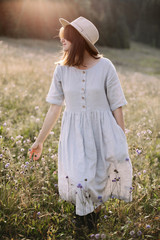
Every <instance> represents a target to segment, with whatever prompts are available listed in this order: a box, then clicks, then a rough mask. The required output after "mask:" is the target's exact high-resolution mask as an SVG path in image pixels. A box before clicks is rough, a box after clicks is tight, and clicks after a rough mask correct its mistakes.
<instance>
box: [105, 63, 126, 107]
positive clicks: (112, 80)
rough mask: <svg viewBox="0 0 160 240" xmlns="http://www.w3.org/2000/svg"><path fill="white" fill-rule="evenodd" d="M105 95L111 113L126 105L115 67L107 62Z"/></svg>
mask: <svg viewBox="0 0 160 240" xmlns="http://www.w3.org/2000/svg"><path fill="white" fill-rule="evenodd" d="M106 94H107V98H108V102H109V105H110V108H111V110H112V111H114V110H116V109H117V108H119V107H122V106H124V105H126V104H127V101H126V99H125V96H124V93H123V90H122V87H121V83H120V80H119V77H118V74H117V71H116V69H115V66H114V65H113V63H112V62H111V61H109V68H108V74H107V78H106Z"/></svg>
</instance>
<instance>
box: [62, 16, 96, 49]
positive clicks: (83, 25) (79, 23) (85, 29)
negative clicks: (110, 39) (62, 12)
mask: <svg viewBox="0 0 160 240" xmlns="http://www.w3.org/2000/svg"><path fill="white" fill-rule="evenodd" d="M59 21H60V23H61V24H62V26H63V27H65V26H67V25H71V26H72V27H74V28H75V29H76V30H77V31H78V32H79V33H80V34H81V35H82V37H83V38H84V39H85V40H86V42H87V43H88V45H89V46H90V47H91V49H93V50H94V51H96V52H97V53H98V50H97V48H96V47H95V46H94V44H95V43H96V42H97V41H98V39H99V32H98V30H97V28H96V27H95V25H94V24H93V23H92V22H91V21H89V20H88V19H86V18H84V17H79V18H76V19H75V20H74V21H72V22H68V21H67V20H65V19H64V18H60V19H59Z"/></svg>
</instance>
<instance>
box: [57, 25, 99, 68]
mask: <svg viewBox="0 0 160 240" xmlns="http://www.w3.org/2000/svg"><path fill="white" fill-rule="evenodd" d="M59 37H60V39H62V38H64V39H66V40H68V41H70V42H71V43H72V44H71V48H70V49H69V51H64V52H63V55H62V59H61V61H60V62H61V63H62V64H63V65H68V66H80V65H83V60H84V52H85V50H86V51H87V52H88V53H89V54H90V55H91V56H92V57H93V58H95V59H99V58H100V55H99V54H98V53H97V52H96V51H94V50H93V49H91V48H90V46H89V45H88V44H87V42H86V41H85V39H84V38H83V37H82V36H81V34H80V33H79V32H78V31H77V30H76V29H75V28H74V27H72V26H71V25H67V26H66V27H61V28H60V30H59ZM83 66H84V65H83Z"/></svg>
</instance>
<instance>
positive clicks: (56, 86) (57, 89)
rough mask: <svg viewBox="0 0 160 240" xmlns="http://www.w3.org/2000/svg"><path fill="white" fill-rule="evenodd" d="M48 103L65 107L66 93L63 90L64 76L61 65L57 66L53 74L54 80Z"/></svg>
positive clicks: (48, 95) (47, 99)
mask: <svg viewBox="0 0 160 240" xmlns="http://www.w3.org/2000/svg"><path fill="white" fill-rule="evenodd" d="M46 101H47V102H49V103H52V104H56V105H64V93H63V88H62V74H61V69H60V65H57V66H56V68H55V71H54V73H53V78H52V82H51V85H50V89H49V92H48V94H47V97H46Z"/></svg>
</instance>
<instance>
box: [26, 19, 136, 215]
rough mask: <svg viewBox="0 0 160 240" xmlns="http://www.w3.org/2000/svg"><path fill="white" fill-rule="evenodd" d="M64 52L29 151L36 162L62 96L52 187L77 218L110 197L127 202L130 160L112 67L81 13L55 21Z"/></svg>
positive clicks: (119, 92) (121, 102)
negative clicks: (55, 179)
mask: <svg viewBox="0 0 160 240" xmlns="http://www.w3.org/2000/svg"><path fill="white" fill-rule="evenodd" d="M60 23H61V24H62V28H61V29H60V32H59V36H60V39H61V43H62V45H63V52H64V55H63V57H62V59H61V61H60V62H59V63H58V64H57V66H56V69H55V71H54V76H53V80H52V83H51V86H50V90H49V93H48V95H47V98H46V101H47V102H49V103H50V104H51V105H50V108H49V111H48V113H47V115H46V118H45V121H44V123H43V126H42V129H41V131H40V134H39V136H38V137H37V139H36V141H35V143H34V144H33V145H32V149H31V151H30V158H31V157H32V155H34V157H33V159H34V160H38V159H39V157H40V155H41V153H42V148H43V143H44V141H45V139H46V137H47V136H48V134H49V133H50V131H51V129H52V127H53V126H54V125H55V123H56V120H57V119H58V117H59V115H60V112H61V110H62V106H63V105H64V100H65V110H64V112H63V118H62V124H61V134H60V139H59V150H58V187H59V194H60V196H61V198H62V199H64V200H66V201H70V202H72V203H73V204H74V205H75V208H76V215H77V216H88V219H91V217H90V216H92V217H93V216H97V214H96V213H98V212H99V210H100V206H101V205H102V203H103V202H105V201H107V200H108V199H109V198H110V197H111V198H113V197H115V198H119V199H123V200H124V201H126V202H130V201H132V192H131V187H132V164H131V160H130V158H129V155H128V145H127V140H126V136H125V133H124V131H125V129H124V120H123V113H122V106H124V105H125V104H127V101H126V99H125V96H124V94H123V90H122V88H121V84H120V81H119V79H118V75H117V73H116V70H115V67H114V65H113V64H112V62H111V61H110V60H109V59H108V58H104V57H102V56H101V55H100V54H99V52H98V50H97V48H96V47H95V45H94V44H95V42H97V40H98V38H99V33H98V30H97V28H96V27H95V26H94V25H93V23H91V22H90V21H89V20H87V19H86V18H84V17H79V18H77V19H75V20H74V21H73V22H71V23H70V22H68V21H66V20H65V19H62V18H61V19H60Z"/></svg>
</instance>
